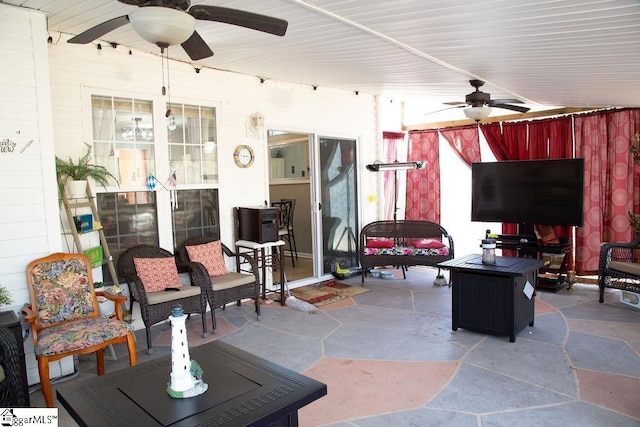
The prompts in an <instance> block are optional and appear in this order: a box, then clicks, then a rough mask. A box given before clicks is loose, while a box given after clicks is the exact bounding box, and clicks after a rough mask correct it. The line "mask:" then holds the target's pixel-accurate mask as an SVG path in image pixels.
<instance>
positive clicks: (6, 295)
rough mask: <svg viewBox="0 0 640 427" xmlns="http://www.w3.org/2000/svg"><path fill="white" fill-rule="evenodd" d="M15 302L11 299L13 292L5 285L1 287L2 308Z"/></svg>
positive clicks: (0, 302)
mask: <svg viewBox="0 0 640 427" xmlns="http://www.w3.org/2000/svg"><path fill="white" fill-rule="evenodd" d="M12 302H13V298H12V297H11V292H9V290H8V289H7V288H5V287H4V286H3V285H0V306H2V305H9V304H11V303H12Z"/></svg>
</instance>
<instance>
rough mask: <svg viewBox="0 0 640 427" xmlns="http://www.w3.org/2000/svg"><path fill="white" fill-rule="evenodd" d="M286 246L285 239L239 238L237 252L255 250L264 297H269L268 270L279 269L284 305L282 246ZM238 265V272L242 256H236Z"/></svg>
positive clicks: (282, 303) (281, 295) (269, 271)
mask: <svg viewBox="0 0 640 427" xmlns="http://www.w3.org/2000/svg"><path fill="white" fill-rule="evenodd" d="M283 246H284V241H283V240H276V241H275V242H265V243H258V242H252V241H250V240H238V241H236V252H240V251H243V252H248V251H252V252H253V257H254V258H255V260H256V262H257V263H258V268H259V269H260V272H261V274H262V277H261V280H262V283H261V287H262V299H263V300H264V299H266V298H267V272H268V273H269V274H271V271H272V269H273V268H274V267H275V268H277V269H278V271H279V273H280V274H279V276H280V277H279V279H280V305H284V301H285V298H286V296H285V294H284V293H285V286H284V285H285V284H284V280H285V277H284V256H283V251H282V248H283ZM236 265H237V270H238V273H239V272H240V268H241V266H240V257H238V256H236Z"/></svg>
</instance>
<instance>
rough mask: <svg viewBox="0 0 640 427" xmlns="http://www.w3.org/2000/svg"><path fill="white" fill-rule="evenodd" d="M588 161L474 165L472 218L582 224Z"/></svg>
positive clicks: (472, 166)
mask: <svg viewBox="0 0 640 427" xmlns="http://www.w3.org/2000/svg"><path fill="white" fill-rule="evenodd" d="M583 185H584V159H557V160H523V161H504V162H487V163H473V164H472V165H471V220H472V221H480V222H508V223H516V224H530V225H534V224H542V225H576V226H581V225H582V204H583V202H582V196H583V191H584V189H583Z"/></svg>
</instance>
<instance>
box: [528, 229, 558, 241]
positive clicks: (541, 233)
mask: <svg viewBox="0 0 640 427" xmlns="http://www.w3.org/2000/svg"><path fill="white" fill-rule="evenodd" d="M533 229H534V231H535V232H536V237H537V238H538V240H539V241H540V243H542V244H544V245H553V244H556V245H559V244H560V239H558V236H557V235H556V232H555V230H554V229H553V226H551V225H535V226H534V227H533Z"/></svg>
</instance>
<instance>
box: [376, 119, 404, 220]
mask: <svg viewBox="0 0 640 427" xmlns="http://www.w3.org/2000/svg"><path fill="white" fill-rule="evenodd" d="M402 141H404V133H403V132H382V152H383V156H384V157H383V159H382V162H384V163H389V162H393V161H395V160H399V159H398V146H399V145H400V142H402ZM378 173H382V174H384V175H383V177H382V183H383V184H382V187H383V191H384V194H383V202H384V203H383V206H382V209H383V219H393V214H394V210H395V206H394V201H395V199H396V192H397V191H398V189H397V188H396V185H398V184H397V183H396V182H395V177H394V175H393V171H383V172H378Z"/></svg>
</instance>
